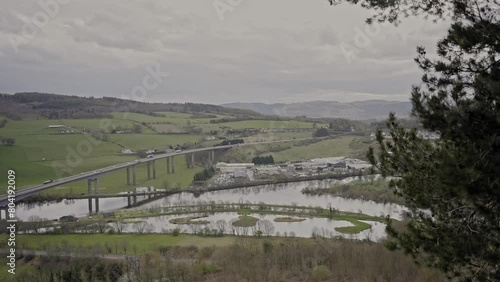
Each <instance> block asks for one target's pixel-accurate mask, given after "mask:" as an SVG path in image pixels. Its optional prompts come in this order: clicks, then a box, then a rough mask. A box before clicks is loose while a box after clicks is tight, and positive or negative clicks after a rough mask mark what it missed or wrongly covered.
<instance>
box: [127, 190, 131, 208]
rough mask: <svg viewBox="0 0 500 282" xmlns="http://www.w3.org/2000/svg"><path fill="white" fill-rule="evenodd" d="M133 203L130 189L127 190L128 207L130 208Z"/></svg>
mask: <svg viewBox="0 0 500 282" xmlns="http://www.w3.org/2000/svg"><path fill="white" fill-rule="evenodd" d="M130 206H131V203H130V191H128V192H127V207H129V208H130Z"/></svg>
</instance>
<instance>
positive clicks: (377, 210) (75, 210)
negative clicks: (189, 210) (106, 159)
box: [16, 180, 405, 235]
mask: <svg viewBox="0 0 500 282" xmlns="http://www.w3.org/2000/svg"><path fill="white" fill-rule="evenodd" d="M345 181H348V180H342V182H345ZM338 182H339V181H338V180H319V181H305V182H294V183H283V184H276V185H262V186H255V187H247V188H237V189H231V190H223V191H214V192H209V193H204V194H202V195H200V196H199V197H195V196H194V195H193V194H190V193H181V194H175V195H171V196H167V197H165V198H161V199H158V200H154V201H151V202H149V203H147V204H144V205H142V206H141V207H140V208H151V207H159V206H162V207H164V206H171V205H193V204H198V203H206V202H211V201H213V202H225V203H254V204H258V203H266V204H274V205H292V204H296V205H299V206H311V207H316V206H319V207H322V208H328V207H330V206H331V207H333V208H335V209H337V210H341V211H351V212H362V213H365V214H369V215H374V216H380V215H390V216H391V217H393V218H396V219H400V218H401V214H402V212H403V211H404V210H405V209H404V207H402V206H400V205H395V204H379V203H375V202H373V201H364V200H354V199H345V198H341V197H333V196H329V195H319V196H318V195H307V194H302V193H301V191H302V190H303V189H304V188H306V187H309V188H327V187H330V186H331V185H333V184H335V183H338ZM145 198H146V197H144V196H138V197H137V200H138V201H142V200H144V199H145ZM125 207H127V198H126V197H119V198H102V199H99V211H100V213H104V212H110V211H115V210H118V209H122V208H125ZM88 214H89V207H88V200H87V199H81V200H63V201H61V202H51V203H43V204H38V205H34V204H19V205H18V206H17V213H16V216H17V217H18V218H19V219H21V220H26V219H28V218H29V216H31V215H37V216H40V217H43V218H47V219H51V220H52V219H58V218H60V217H62V216H65V215H74V216H76V217H84V216H87V215H88ZM308 233H310V231H308ZM309 235H310V234H309Z"/></svg>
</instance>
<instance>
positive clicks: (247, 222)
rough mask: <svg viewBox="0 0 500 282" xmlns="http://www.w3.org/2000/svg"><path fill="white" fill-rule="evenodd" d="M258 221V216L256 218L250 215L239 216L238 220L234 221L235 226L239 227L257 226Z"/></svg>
mask: <svg viewBox="0 0 500 282" xmlns="http://www.w3.org/2000/svg"><path fill="white" fill-rule="evenodd" d="M257 221H259V219H258V218H255V217H253V216H249V215H242V216H240V217H239V218H238V220H236V221H235V222H233V226H237V227H252V226H255V225H256V224H257Z"/></svg>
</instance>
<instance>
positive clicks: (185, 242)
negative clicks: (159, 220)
mask: <svg viewBox="0 0 500 282" xmlns="http://www.w3.org/2000/svg"><path fill="white" fill-rule="evenodd" d="M0 240H1V241H2V244H5V243H4V242H7V235H0ZM234 241H235V238H233V237H217V238H214V237H199V236H194V235H187V234H180V235H178V236H173V235H171V234H142V235H139V234H63V235H53V234H47V235H21V234H18V235H17V236H16V243H17V246H18V248H24V249H34V250H48V249H50V248H54V247H62V246H63V245H69V246H72V247H75V248H76V247H83V248H91V247H94V246H95V245H96V244H100V245H101V246H105V245H108V246H110V247H111V248H112V249H113V250H112V252H113V253H115V250H116V252H117V253H118V254H124V253H125V251H124V250H123V248H122V247H121V245H122V242H127V243H128V251H127V253H132V252H133V250H134V247H135V250H136V252H137V253H138V254H142V253H145V252H149V251H156V250H157V248H158V247H159V246H174V245H178V246H198V247H207V246H213V245H215V246H228V245H231V244H232V243H233V242H234ZM2 247H5V246H2ZM115 247H116V249H115ZM2 265H3V264H2ZM0 277H1V276H0ZM0 281H5V280H0Z"/></svg>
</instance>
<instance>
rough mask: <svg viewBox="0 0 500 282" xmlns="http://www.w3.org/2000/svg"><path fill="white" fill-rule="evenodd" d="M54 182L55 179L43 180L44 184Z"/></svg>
mask: <svg viewBox="0 0 500 282" xmlns="http://www.w3.org/2000/svg"><path fill="white" fill-rule="evenodd" d="M52 182H54V180H52V179H49V180H45V181H44V182H43V184H49V183H52Z"/></svg>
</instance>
